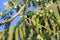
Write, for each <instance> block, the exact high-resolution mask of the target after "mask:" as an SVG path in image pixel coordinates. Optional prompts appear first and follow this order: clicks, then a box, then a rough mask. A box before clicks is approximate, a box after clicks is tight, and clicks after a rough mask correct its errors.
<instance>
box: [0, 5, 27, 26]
mask: <svg viewBox="0 0 60 40" xmlns="http://www.w3.org/2000/svg"><path fill="white" fill-rule="evenodd" d="M25 6H26V5H24V6H22V7H21V8H20V10H19V11H18V12H17V13H16V14H15V15H14V16H12V18H10V19H8V20H4V21H2V22H0V25H2V24H5V23H8V22H11V21H12V20H13V19H15V18H16V17H17V16H18V15H19V14H20V13H21V11H22V10H24V8H25Z"/></svg>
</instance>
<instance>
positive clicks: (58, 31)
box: [0, 0, 60, 40]
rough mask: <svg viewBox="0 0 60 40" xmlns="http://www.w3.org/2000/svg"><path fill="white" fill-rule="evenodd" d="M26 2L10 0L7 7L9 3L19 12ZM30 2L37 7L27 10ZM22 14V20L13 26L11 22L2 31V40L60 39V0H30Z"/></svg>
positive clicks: (0, 37)
mask: <svg viewBox="0 0 60 40" xmlns="http://www.w3.org/2000/svg"><path fill="white" fill-rule="evenodd" d="M25 2H26V0H10V1H8V3H7V4H5V7H8V6H6V5H9V7H11V8H12V9H15V10H16V12H18V11H19V8H20V7H22V6H23V5H24V3H25ZM30 2H32V4H33V7H36V9H35V10H34V11H27V10H28V8H29V7H30ZM28 5H29V6H28ZM9 7H8V10H10V9H9ZM10 12H11V13H13V12H12V11H10ZM10 12H9V13H10ZM0 14H1V13H0ZM1 15H2V14H1ZM6 15H8V14H6ZM11 15H12V14H11ZM20 16H21V18H20V21H18V22H17V24H16V25H13V26H12V27H11V28H10V27H9V26H10V23H8V24H6V27H5V29H4V30H3V31H1V32H0V40H60V0H28V4H27V6H26V8H25V10H24V11H22V14H21V15H20ZM4 18H5V17H4ZM7 19H8V18H7ZM19 38H20V39H19Z"/></svg>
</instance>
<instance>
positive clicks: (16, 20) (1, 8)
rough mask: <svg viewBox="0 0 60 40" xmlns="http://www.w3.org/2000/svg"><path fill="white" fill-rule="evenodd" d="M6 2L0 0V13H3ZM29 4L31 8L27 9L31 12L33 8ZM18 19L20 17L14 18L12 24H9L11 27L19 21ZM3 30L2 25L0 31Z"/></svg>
mask: <svg viewBox="0 0 60 40" xmlns="http://www.w3.org/2000/svg"><path fill="white" fill-rule="evenodd" d="M6 1H7V0H0V12H3V10H4V8H5V7H4V5H3V4H4V2H6ZM30 4H31V6H30V7H29V8H28V10H31V11H32V10H33V9H35V8H34V7H33V6H32V3H30ZM19 19H20V16H18V17H16V18H15V19H14V20H13V21H12V22H11V26H12V25H14V24H16V23H17V22H18V21H19ZM3 29H4V25H2V26H0V30H3Z"/></svg>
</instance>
